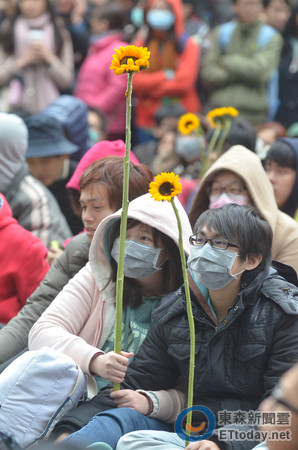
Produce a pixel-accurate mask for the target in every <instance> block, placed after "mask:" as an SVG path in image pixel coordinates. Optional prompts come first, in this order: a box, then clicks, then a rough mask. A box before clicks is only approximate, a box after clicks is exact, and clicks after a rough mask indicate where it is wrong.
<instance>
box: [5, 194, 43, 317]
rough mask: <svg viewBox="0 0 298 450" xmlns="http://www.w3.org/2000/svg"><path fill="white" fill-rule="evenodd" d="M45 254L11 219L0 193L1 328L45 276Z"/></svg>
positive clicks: (40, 246) (7, 206)
mask: <svg viewBox="0 0 298 450" xmlns="http://www.w3.org/2000/svg"><path fill="white" fill-rule="evenodd" d="M47 253H48V250H47V248H46V246H45V245H44V244H43V243H42V242H41V240H40V239H38V238H37V237H36V236H34V234H32V233H31V232H30V231H28V230H25V228H23V227H22V226H21V225H19V224H18V223H17V221H16V219H14V218H13V217H12V212H11V209H10V206H9V204H8V203H7V201H6V198H5V197H4V195H3V194H1V193H0V255H1V271H0V324H6V323H7V322H9V320H10V319H12V317H14V316H16V315H17V313H18V312H19V310H20V309H21V308H22V307H23V306H24V304H25V302H26V300H27V298H28V297H29V296H30V295H31V294H32V292H33V291H34V290H35V289H36V288H37V286H38V285H39V283H40V282H41V281H42V279H43V278H44V276H45V275H46V273H47V271H48V270H49V267H50V266H49V264H48V263H47V260H46V257H47ZM0 326H1V325H0Z"/></svg>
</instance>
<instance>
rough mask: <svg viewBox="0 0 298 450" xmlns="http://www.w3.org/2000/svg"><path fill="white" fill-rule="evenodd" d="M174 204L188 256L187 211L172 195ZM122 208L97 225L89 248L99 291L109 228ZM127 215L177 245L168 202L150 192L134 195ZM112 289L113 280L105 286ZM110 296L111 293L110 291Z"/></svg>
mask: <svg viewBox="0 0 298 450" xmlns="http://www.w3.org/2000/svg"><path fill="white" fill-rule="evenodd" d="M175 204H176V206H177V209H178V211H179V216H180V220H181V225H182V230H183V247H184V251H185V253H186V254H187V255H188V254H189V251H190V244H189V236H190V235H191V234H192V229H191V226H190V223H189V220H188V217H187V214H186V212H185V210H184V208H183V207H182V205H181V203H180V202H179V200H178V199H177V198H175ZM121 212H122V209H120V210H118V211H117V212H115V213H114V214H111V215H110V216H108V217H106V218H105V219H104V220H103V221H102V222H101V223H100V224H99V226H98V227H97V229H96V231H95V233H94V236H93V239H92V244H91V247H90V252H89V261H90V265H91V269H92V272H93V275H94V277H95V280H96V282H97V285H98V288H99V290H102V288H103V287H104V286H105V285H106V282H107V280H108V279H109V277H110V274H111V269H110V264H109V261H110V253H109V249H108V238H109V230H110V229H111V225H112V224H113V223H115V221H117V220H120V218H121ZM128 218H129V219H136V220H138V221H140V222H143V223H145V224H147V225H150V226H151V227H153V228H156V229H157V230H159V231H162V232H163V233H164V234H166V235H167V236H169V237H170V238H171V239H173V240H174V242H175V243H176V244H177V246H178V238H179V231H178V226H177V221H176V216H175V213H174V211H173V208H172V205H171V203H170V202H167V201H165V202H158V201H156V200H154V199H153V198H152V197H151V195H150V194H144V195H141V196H140V197H137V198H136V199H134V200H133V201H131V202H130V203H129V208H128ZM107 289H109V290H110V289H111V290H115V285H114V283H109V285H108V288H107ZM110 295H112V293H110Z"/></svg>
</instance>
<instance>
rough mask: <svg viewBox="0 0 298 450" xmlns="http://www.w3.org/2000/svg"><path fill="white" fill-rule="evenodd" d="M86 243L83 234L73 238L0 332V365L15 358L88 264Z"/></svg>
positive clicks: (88, 243) (87, 243) (87, 240)
mask: <svg viewBox="0 0 298 450" xmlns="http://www.w3.org/2000/svg"><path fill="white" fill-rule="evenodd" d="M89 247H90V242H89V239H88V237H87V235H86V233H82V234H79V235H78V236H75V237H74V238H73V239H72V240H71V241H70V242H69V244H68V245H67V246H66V248H65V251H64V252H63V253H62V255H61V256H60V257H59V258H58V259H57V261H56V262H55V264H53V265H52V266H51V268H50V270H49V271H48V273H47V274H46V276H45V278H44V279H43V281H42V282H41V283H40V286H39V287H38V288H37V289H36V290H35V291H34V292H33V294H32V295H31V296H30V297H29V298H28V300H27V303H26V305H25V306H24V307H23V308H22V309H21V310H20V312H19V313H18V315H17V316H16V317H14V318H13V319H12V320H10V321H9V323H8V324H7V325H6V326H5V327H4V328H2V329H1V330H0V363H1V364H2V363H4V362H6V361H7V360H8V359H10V358H12V357H14V356H16V355H17V354H18V353H20V352H21V351H22V350H24V348H25V347H26V346H27V345H28V334H29V331H30V329H31V328H32V326H33V325H34V323H35V322H36V321H37V319H39V317H40V316H41V314H42V313H43V312H44V311H45V310H46V309H47V307H48V306H49V305H50V304H51V302H52V301H53V300H54V298H55V297H56V296H57V295H58V294H59V292H60V291H61V290H62V289H63V287H64V286H65V285H66V284H67V283H68V281H69V280H70V279H71V278H72V277H73V276H74V275H75V274H76V273H77V272H79V270H80V269H81V268H82V267H84V266H85V264H86V263H87V262H88V253H89Z"/></svg>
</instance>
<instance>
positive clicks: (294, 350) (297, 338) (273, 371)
mask: <svg viewBox="0 0 298 450" xmlns="http://www.w3.org/2000/svg"><path fill="white" fill-rule="evenodd" d="M271 339H272V344H271V346H270V354H269V356H268V359H267V363H266V368H265V371H264V377H263V379H264V394H263V396H262V399H261V401H262V400H264V398H266V397H268V396H269V395H270V393H271V391H272V390H273V388H274V386H275V385H276V384H277V382H278V381H279V379H280V377H281V376H282V375H283V374H284V373H285V372H286V371H287V370H288V369H290V367H292V366H293V364H294V363H295V362H296V361H297V360H298V320H297V315H289V314H286V313H284V312H283V311H282V312H281V314H280V316H279V317H278V318H277V320H276V321H275V326H274V327H273V330H272V332H271ZM229 428H230V429H233V430H237V429H238V428H239V432H240V431H249V430H253V429H256V426H255V425H236V424H233V425H229V426H225V427H221V428H217V429H216V430H215V431H214V433H213V435H212V440H213V441H214V442H216V443H217V440H218V438H219V437H220V438H221V440H220V441H219V442H220V443H221V444H224V445H225V447H224V448H226V449H227V450H249V449H251V448H252V446H253V445H257V444H258V443H259V442H258V441H254V442H253V441H233V440H231V439H230V438H229ZM223 437H226V440H224V441H223V440H222V438H223Z"/></svg>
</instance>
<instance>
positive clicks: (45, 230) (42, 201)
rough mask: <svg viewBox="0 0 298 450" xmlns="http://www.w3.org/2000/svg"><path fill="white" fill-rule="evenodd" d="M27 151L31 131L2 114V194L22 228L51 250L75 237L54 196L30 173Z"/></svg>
mask: <svg viewBox="0 0 298 450" xmlns="http://www.w3.org/2000/svg"><path fill="white" fill-rule="evenodd" d="M27 148H28V128H27V127H26V124H25V122H24V121H23V119H21V118H20V117H19V116H17V115H16V114H7V113H0V192H2V193H3V194H4V195H5V197H6V200H7V201H8V203H9V205H10V207H11V209H12V214H13V217H14V218H15V219H16V220H17V221H18V222H19V224H20V225H22V226H23V227H24V228H26V229H27V230H29V231H31V232H32V233H33V234H35V235H36V236H37V237H39V238H40V239H41V240H42V242H43V243H44V244H45V245H46V247H49V246H50V242H51V241H52V240H54V239H55V240H57V241H58V242H59V243H62V242H63V241H64V240H65V239H68V238H69V237H70V236H71V235H72V233H71V230H70V228H69V226H68V223H67V221H66V219H65V217H64V215H63V214H62V212H61V210H60V208H59V205H58V203H57V201H56V199H55V197H54V196H53V194H52V193H51V192H50V191H49V189H48V188H47V187H46V186H45V185H44V184H42V183H40V181H39V180H37V179H36V178H35V177H33V176H32V175H31V174H30V173H29V170H28V166H27V164H26V161H25V154H26V151H27Z"/></svg>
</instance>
